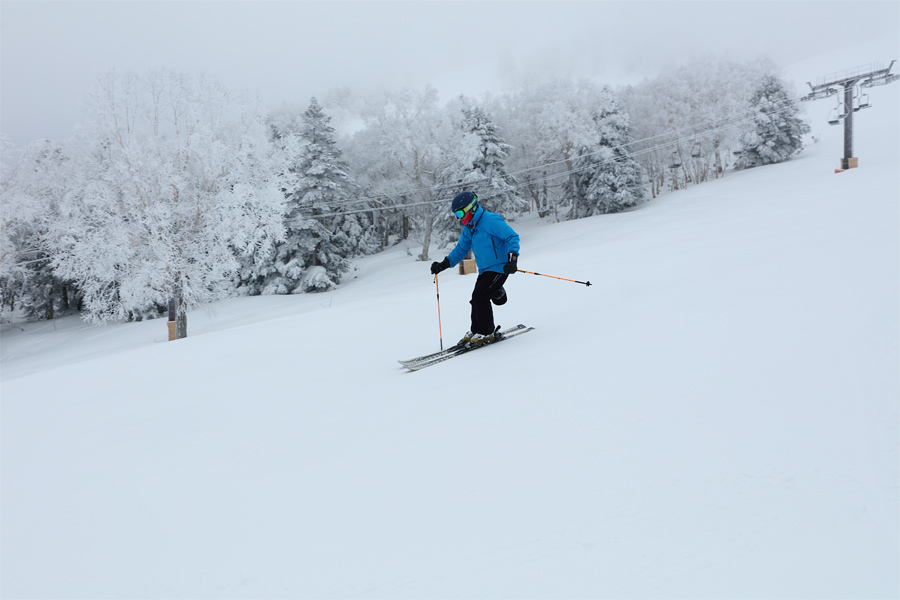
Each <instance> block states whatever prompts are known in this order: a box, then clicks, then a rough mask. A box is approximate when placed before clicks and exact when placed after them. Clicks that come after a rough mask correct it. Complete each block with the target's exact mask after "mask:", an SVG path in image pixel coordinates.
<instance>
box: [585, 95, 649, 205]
mask: <svg viewBox="0 0 900 600" xmlns="http://www.w3.org/2000/svg"><path fill="white" fill-rule="evenodd" d="M605 92H606V93H605V98H604V101H603V103H602V104H601V106H600V108H599V109H598V110H597V112H595V113H594V116H593V122H594V125H595V128H596V129H595V138H594V141H593V143H592V144H590V145H584V146H582V148H581V151H580V153H579V156H578V158H577V159H576V160H575V163H574V169H575V174H574V182H573V185H572V186H571V188H570V196H571V202H572V210H571V212H570V213H569V218H570V219H580V218H583V217H589V216H592V215H596V214H605V213H615V212H620V211H622V210H624V209H626V208H628V207H631V206H634V205H636V204H638V203H639V202H641V201H643V200H644V199H645V197H646V193H645V191H644V177H643V173H642V170H641V166H640V164H638V162H637V161H636V160H634V159H633V158H632V157H631V155H630V153H629V152H628V143H629V142H630V141H631V138H630V134H629V130H630V121H629V118H628V115H627V114H623V113H622V112H621V110H620V108H619V103H618V102H617V101H616V99H615V97H614V96H613V93H612V90H610V89H609V88H606V90H605Z"/></svg>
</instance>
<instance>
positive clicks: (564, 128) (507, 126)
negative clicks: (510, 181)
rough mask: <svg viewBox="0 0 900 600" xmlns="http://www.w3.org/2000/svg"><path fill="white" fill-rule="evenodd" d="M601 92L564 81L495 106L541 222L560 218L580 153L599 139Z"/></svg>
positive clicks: (522, 188)
mask: <svg viewBox="0 0 900 600" xmlns="http://www.w3.org/2000/svg"><path fill="white" fill-rule="evenodd" d="M600 97H601V90H600V88H599V87H598V86H596V85H595V84H593V83H591V82H589V81H578V82H574V81H570V80H566V79H558V80H554V81H550V82H546V83H542V84H539V85H529V86H526V87H524V88H523V89H521V90H518V91H516V92H515V93H512V94H508V95H506V96H504V97H501V98H498V99H496V100H494V101H492V102H491V103H490V106H491V114H493V115H495V118H496V121H497V123H498V124H499V126H500V127H501V128H502V130H503V131H504V133H505V134H506V137H507V139H508V140H509V143H510V144H511V145H512V146H513V147H514V149H515V150H514V151H513V152H511V153H510V156H509V160H507V162H506V166H507V168H508V169H509V172H511V173H523V174H521V175H516V179H517V189H518V191H519V193H520V195H521V196H522V197H524V198H527V199H528V200H529V201H530V202H533V203H534V206H535V208H536V209H537V211H538V214H540V215H541V216H547V215H551V214H552V215H554V216H556V217H557V218H559V215H558V210H559V206H560V202H561V201H562V199H563V196H564V193H565V190H566V187H567V185H571V184H572V178H573V170H574V169H573V167H574V161H575V158H576V157H577V156H578V150H579V149H580V148H581V147H582V146H584V145H585V144H590V143H591V142H592V140H593V137H594V123H593V121H592V118H591V116H592V114H593V112H594V110H595V108H596V106H597V104H598V103H599V102H600V101H601V98H600Z"/></svg>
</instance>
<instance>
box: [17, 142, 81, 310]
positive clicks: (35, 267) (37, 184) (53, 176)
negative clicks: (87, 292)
mask: <svg viewBox="0 0 900 600" xmlns="http://www.w3.org/2000/svg"><path fill="white" fill-rule="evenodd" d="M13 152H14V149H13V148H12V146H11V144H9V143H4V148H3V154H4V158H3V162H4V169H3V172H4V173H5V176H4V178H3V179H2V181H0V297H2V299H0V302H2V306H3V311H4V312H6V313H9V312H10V311H12V310H13V309H15V308H16V307H18V308H21V309H23V311H24V315H25V317H26V318H28V319H31V320H37V319H52V318H53V317H54V316H56V315H58V314H60V313H61V312H63V311H66V310H69V309H71V308H74V307H75V306H77V304H78V302H79V299H80V294H79V293H78V291H77V289H75V288H74V286H73V285H72V283H71V282H69V281H65V280H63V279H61V278H59V277H58V276H56V274H55V273H54V271H53V269H52V266H51V255H50V254H48V243H47V235H48V231H49V227H50V224H51V223H53V222H54V220H56V219H58V218H59V201H60V199H61V198H62V197H63V196H64V195H65V193H66V185H67V184H68V182H69V181H70V180H71V178H72V169H73V164H72V163H73V158H72V156H71V155H70V153H69V151H68V149H67V148H66V147H65V146H64V145H62V144H58V143H54V142H51V141H49V140H42V141H39V142H35V143H33V144H30V145H29V146H28V147H26V148H25V149H24V150H23V152H22V154H21V156H20V157H19V159H18V161H17V162H16V163H15V165H14V166H13V165H11V162H12V161H11V159H10V158H8V157H9V156H10V155H11V154H12V153H13ZM7 165H9V167H8V168H7Z"/></svg>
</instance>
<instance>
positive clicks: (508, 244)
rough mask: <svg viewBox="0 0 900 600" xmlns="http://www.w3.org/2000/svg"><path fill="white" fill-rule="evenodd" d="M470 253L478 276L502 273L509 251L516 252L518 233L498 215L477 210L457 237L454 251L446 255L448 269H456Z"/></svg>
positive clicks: (517, 251)
mask: <svg viewBox="0 0 900 600" xmlns="http://www.w3.org/2000/svg"><path fill="white" fill-rule="evenodd" d="M469 250H472V251H473V252H474V253H475V264H477V265H478V273H479V274H481V273H484V272H485V271H493V272H495V273H502V272H503V265H505V264H506V261H507V259H508V258H509V253H510V252H515V253H516V254H518V253H519V234H517V233H516V232H515V231H513V228H512V227H510V226H509V225H508V224H507V223H506V221H504V220H503V217H501V216H500V215H498V214H495V213H492V212H488V211H486V210H484V209H483V208H481V207H480V206H479V207H478V210H476V211H475V215H474V216H473V217H472V220H471V221H470V222H469V224H468V225H466V227H465V228H464V229H463V232H462V235H460V236H459V242H457V243H456V248H454V249H453V250H451V251H450V254H448V255H447V260H449V261H450V266H451V267H453V266H456V265H457V264H459V261H461V260H462V259H464V258H465V257H466V255H467V254H468V253H469Z"/></svg>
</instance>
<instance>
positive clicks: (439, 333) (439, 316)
mask: <svg viewBox="0 0 900 600" xmlns="http://www.w3.org/2000/svg"><path fill="white" fill-rule="evenodd" d="M434 291H435V293H436V294H437V304H438V335H439V336H440V340H441V350H442V351H443V349H444V332H443V331H442V330H441V288H440V287H439V286H438V280H437V273H435V274H434Z"/></svg>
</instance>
